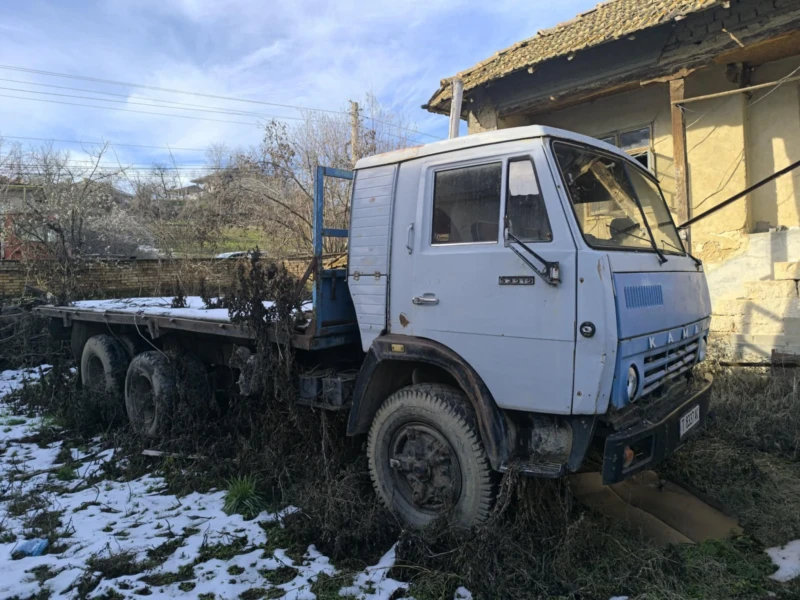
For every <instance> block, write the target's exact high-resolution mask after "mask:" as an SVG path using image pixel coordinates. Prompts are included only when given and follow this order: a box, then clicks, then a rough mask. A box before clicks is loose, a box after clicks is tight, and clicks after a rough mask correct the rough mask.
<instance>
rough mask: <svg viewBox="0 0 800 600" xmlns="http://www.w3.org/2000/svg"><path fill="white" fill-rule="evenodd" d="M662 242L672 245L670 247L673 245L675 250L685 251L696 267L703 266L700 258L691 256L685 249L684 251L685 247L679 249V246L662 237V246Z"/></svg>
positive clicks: (662, 243)
mask: <svg viewBox="0 0 800 600" xmlns="http://www.w3.org/2000/svg"><path fill="white" fill-rule="evenodd" d="M664 244H667V245H669V246H672V247H673V248H675V250H677V251H678V252H684V253H686V256H688V257H689V258H691V259H692V260H693V261H694V264H696V265H697V266H698V267H702V266H703V261H702V260H700V259H699V258H697V257H696V256H692V255H691V254H690V253H689V252H687V251H686V249H685V248H683V249H681V248H678V247H677V246H676V245H675V244H673V243H672V242H670V241H669V240H665V239H662V240H661V245H662V246H663V245H664Z"/></svg>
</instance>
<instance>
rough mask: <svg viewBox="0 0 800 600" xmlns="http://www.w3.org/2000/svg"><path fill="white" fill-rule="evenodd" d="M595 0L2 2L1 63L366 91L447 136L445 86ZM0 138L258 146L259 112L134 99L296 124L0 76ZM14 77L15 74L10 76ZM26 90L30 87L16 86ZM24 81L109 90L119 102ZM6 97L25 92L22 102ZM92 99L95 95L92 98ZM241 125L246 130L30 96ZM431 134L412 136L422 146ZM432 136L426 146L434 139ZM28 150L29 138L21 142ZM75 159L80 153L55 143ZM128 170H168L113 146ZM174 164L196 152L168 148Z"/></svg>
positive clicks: (154, 157) (186, 86) (40, 78)
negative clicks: (435, 97) (440, 107)
mask: <svg viewBox="0 0 800 600" xmlns="http://www.w3.org/2000/svg"><path fill="white" fill-rule="evenodd" d="M596 3H597V0H558V1H555V0H554V1H547V0H506V1H504V2H495V3H492V2H475V1H473V2H467V1H461V0H433V1H430V0H428V1H423V0H406V1H399V2H398V1H392V2H375V1H372V2H370V1H362V0H352V1H347V0H341V1H338V2H318V1H315V0H295V1H294V2H280V3H275V2H263V1H262V2H257V1H255V0H136V1H134V0H104V1H100V0H51V1H49V2H46V1H37V0H27V1H26V2H4V3H3V4H4V6H3V10H2V19H0V57H2V58H0V64H2V65H3V66H14V67H23V68H26V69H37V70H43V71H51V72H58V73H68V74H73V75H81V76H88V77H94V78H102V79H110V80H117V81H124V82H131V83H140V84H145V85H150V86H156V87H164V88H171V89H177V90H189V91H195V92H202V93H207V94H216V95H224V96H233V97H237V98H249V99H255V100H261V101H267V102H276V103H282V104H290V105H302V106H310V107H316V108H325V109H346V108H347V100H348V99H354V100H357V99H360V98H362V97H363V96H364V94H365V93H366V92H368V91H371V92H372V93H374V94H375V95H376V96H377V97H378V98H379V100H380V101H381V102H383V103H384V104H387V105H391V106H392V107H394V108H396V109H397V110H400V111H403V112H404V113H405V114H406V115H407V117H408V118H409V119H410V120H411V121H412V122H413V123H414V125H415V126H416V128H417V129H419V130H422V131H426V132H431V133H434V134H436V135H440V136H442V137H444V136H445V135H446V131H447V118H446V117H444V116H438V115H432V114H430V113H427V112H426V111H424V110H422V109H421V108H420V105H422V104H423V103H424V102H426V101H427V100H428V98H429V97H430V96H431V94H432V93H433V92H434V91H435V89H436V88H437V87H438V84H439V80H440V79H442V78H444V77H447V76H450V75H453V74H455V73H456V72H458V71H460V70H463V69H465V68H467V67H470V66H472V65H473V64H475V63H476V62H478V61H480V60H483V59H485V58H487V57H489V56H491V55H492V54H493V53H494V52H496V51H497V50H500V49H502V48H505V47H507V46H509V45H511V44H513V43H514V42H516V41H519V40H521V39H524V38H526V37H530V36H532V35H534V34H535V33H536V31H538V30H539V29H544V28H548V27H552V26H553V25H555V24H557V23H559V22H561V21H564V20H567V19H570V18H572V17H574V16H575V15H576V14H578V13H580V12H582V11H585V10H587V9H589V8H591V7H592V6H594V5H595V4H596ZM0 78H2V80H0V88H12V89H0V115H2V117H0V135H3V136H26V137H38V138H48V139H64V140H100V139H105V140H110V141H112V142H118V143H128V144H144V145H153V146H165V145H167V144H169V145H170V146H172V147H186V148H205V147H207V146H208V145H209V144H212V143H217V144H219V143H224V144H226V145H227V146H228V147H237V146H249V145H253V144H257V143H258V142H259V140H260V138H261V133H260V131H259V128H258V125H257V122H258V121H259V118H258V117H252V116H247V117H232V116H228V115H216V114H206V113H198V112H191V111H166V110H163V109H148V108H146V107H143V106H139V105H137V104H130V103H131V102H144V103H147V101H146V100H141V99H139V98H132V97H131V96H144V97H148V98H154V99H155V98H157V99H168V100H171V101H177V102H184V103H190V104H196V105H206V106H216V107H223V108H228V109H238V110H245V111H253V112H259V113H264V114H269V115H277V116H289V117H292V116H293V117H296V116H298V113H297V112H296V111H294V110H291V109H283V108H278V107H270V106H261V105H255V104H241V103H233V102H227V101H222V100H214V99H209V98H200V97H195V96H188V95H179V94H168V93H164V92H157V91H150V90H142V89H134V88H127V87H121V86H115V85H108V84H103V83H99V82H90V81H78V80H73V79H65V78H59V77H53V76H45V75H41V74H34V73H30V72H20V71H14V70H8V69H4V68H0ZM8 80H14V81H13V82H12V81H8ZM18 82H25V83H18ZM31 83H39V84H48V85H58V86H66V87H72V88H81V89H84V90H96V91H105V92H112V93H114V94H120V95H121V96H105V97H106V98H109V99H116V100H120V101H121V103H110V102H108V103H106V102H101V101H95V100H86V99H79V98H69V97H59V96H49V95H43V94H35V93H31V92H30V91H16V90H36V91H38V92H48V93H59V94H71V95H78V96H89V97H93V96H97V94H96V93H87V92H80V91H74V90H65V89H56V88H52V87H44V86H33V85H31ZM7 96H17V97H24V98H25V99H19V98H9V97H7ZM98 97H100V96H98ZM32 98H37V99H39V100H49V101H59V102H72V103H81V104H93V105H107V106H113V107H115V108H124V109H128V110H143V111H158V112H169V113H174V114H176V115H178V114H180V115H183V116H196V117H205V118H208V119H221V120H231V121H240V122H245V123H247V124H246V125H241V124H233V123H220V122H214V121H201V120H193V119H186V118H179V117H162V116H153V115H145V114H139V113H133V112H122V111H113V110H100V109H91V108H84V107H78V106H69V105H63V104H54V103H46V102H39V101H34V100H31V99H32ZM425 140H426V138H420V141H425ZM428 141H430V140H428ZM26 143H27V142H26ZM57 146H58V147H63V148H70V149H71V150H72V151H74V152H75V154H76V156H80V155H81V148H80V147H79V146H74V145H67V144H61V143H59V144H57ZM115 150H116V152H117V155H118V157H119V159H120V160H121V161H123V162H125V163H134V162H135V163H137V164H138V163H142V164H150V163H152V162H154V161H156V162H159V161H160V162H164V161H165V159H166V157H167V156H168V154H167V151H166V150H157V149H135V148H124V147H117V148H116V149H115ZM174 156H175V160H176V161H177V162H178V163H181V164H196V163H198V162H201V161H202V158H203V155H202V153H197V152H183V151H175V152H174Z"/></svg>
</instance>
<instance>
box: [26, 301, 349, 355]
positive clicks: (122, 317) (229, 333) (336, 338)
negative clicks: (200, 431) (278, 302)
mask: <svg viewBox="0 0 800 600" xmlns="http://www.w3.org/2000/svg"><path fill="white" fill-rule="evenodd" d="M34 312H35V313H36V314H39V315H41V316H44V317H51V318H54V319H59V320H61V322H62V324H63V326H64V327H70V326H71V325H72V322H73V321H78V322H88V323H105V324H108V325H128V326H132V327H134V328H136V329H139V330H140V331H142V332H145V331H147V333H148V334H149V335H150V337H152V338H153V339H157V338H159V337H162V336H163V335H165V334H166V333H171V332H176V331H188V332H192V333H201V334H205V335H210V336H219V337H224V338H232V339H234V340H240V341H245V340H246V341H255V334H254V333H253V332H252V331H251V330H249V329H248V328H246V327H243V326H241V325H237V324H234V323H221V322H219V321H204V320H202V319H188V318H180V317H170V316H161V315H138V314H135V313H124V312H115V311H111V310H109V311H104V312H98V311H94V310H90V309H80V308H71V307H65V306H40V307H37V308H35V309H34ZM311 331H312V330H311V328H308V329H307V330H306V332H305V333H297V334H294V335H292V336H291V339H290V340H289V343H290V344H291V346H292V347H293V348H296V349H298V350H318V349H322V348H329V347H332V346H339V345H345V344H350V343H355V342H357V338H358V335H357V332H355V333H341V334H337V335H331V336H324V337H315V336H314V335H312V333H311ZM267 339H268V341H270V342H281V343H285V342H286V339H285V336H282V335H279V334H278V332H277V331H276V330H275V329H274V328H272V327H270V328H269V329H268V330H267Z"/></svg>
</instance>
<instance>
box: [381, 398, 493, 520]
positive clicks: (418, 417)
mask: <svg viewBox="0 0 800 600" xmlns="http://www.w3.org/2000/svg"><path fill="white" fill-rule="evenodd" d="M367 455H368V457H369V470H370V475H371V477H372V483H373V485H374V487H375V491H376V492H377V494H378V497H379V498H380V499H381V500H382V501H383V502H384V504H385V505H386V506H387V507H388V508H389V509H390V510H391V511H392V512H393V513H394V514H396V515H397V516H398V517H399V518H400V519H401V520H403V521H404V522H405V523H407V524H408V525H410V526H411V527H416V528H421V527H424V526H426V525H428V524H429V523H430V522H431V521H433V520H434V519H436V518H439V517H444V516H446V517H447V518H448V519H450V521H451V522H452V523H453V524H455V525H458V526H460V527H472V526H474V525H477V524H480V523H482V522H484V521H486V519H487V518H488V516H489V513H490V511H491V509H492V505H493V503H494V496H495V486H494V484H493V481H492V469H491V466H490V465H489V460H488V459H487V457H486V451H485V450H484V448H483V443H482V442H481V439H480V435H479V433H478V427H477V424H476V421H475V413H474V411H473V409H472V406H471V405H470V404H469V401H468V400H467V398H466V397H465V396H464V394H463V393H462V392H461V391H459V390H457V389H455V388H453V387H450V386H447V385H440V384H427V383H424V384H416V385H411V386H409V387H406V388H403V389H402V390H400V391H398V392H395V393H394V394H392V395H391V396H389V398H387V399H386V400H385V401H384V403H383V404H382V405H381V407H380V408H379V409H378V412H377V414H376V415H375V418H374V419H373V421H372V425H371V427H370V430H369V438H368V441H367Z"/></svg>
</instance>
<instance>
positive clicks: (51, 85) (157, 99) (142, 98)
mask: <svg viewBox="0 0 800 600" xmlns="http://www.w3.org/2000/svg"><path fill="white" fill-rule="evenodd" d="M0 81H5V82H7V83H21V84H23V85H35V86H38V87H47V88H53V89H56V90H69V91H72V92H87V93H89V94H102V95H103V96H114V97H115V98H126V99H131V98H133V99H135V100H148V101H150V102H163V103H166V104H174V105H176V106H191V107H193V108H211V109H214V110H221V111H226V112H230V113H231V114H243V115H252V116H259V117H265V116H269V115H266V114H264V113H259V112H251V111H245V110H236V109H232V108H225V107H224V106H211V105H208V104H191V103H187V102H177V101H175V100H167V99H166V98H150V97H148V96H137V95H135V94H115V93H114V92H104V91H102V90H90V89H86V88H76V87H70V86H68V85H53V84H51V83H38V82H36V81H23V80H21V79H7V78H5V77H0ZM9 89H10V88H9ZM19 91H24V92H30V93H31V94H41V93H43V92H37V91H35V90H19ZM78 97H82V96H78ZM91 99H92V100H104V98H91ZM148 106H150V105H148Z"/></svg>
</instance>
